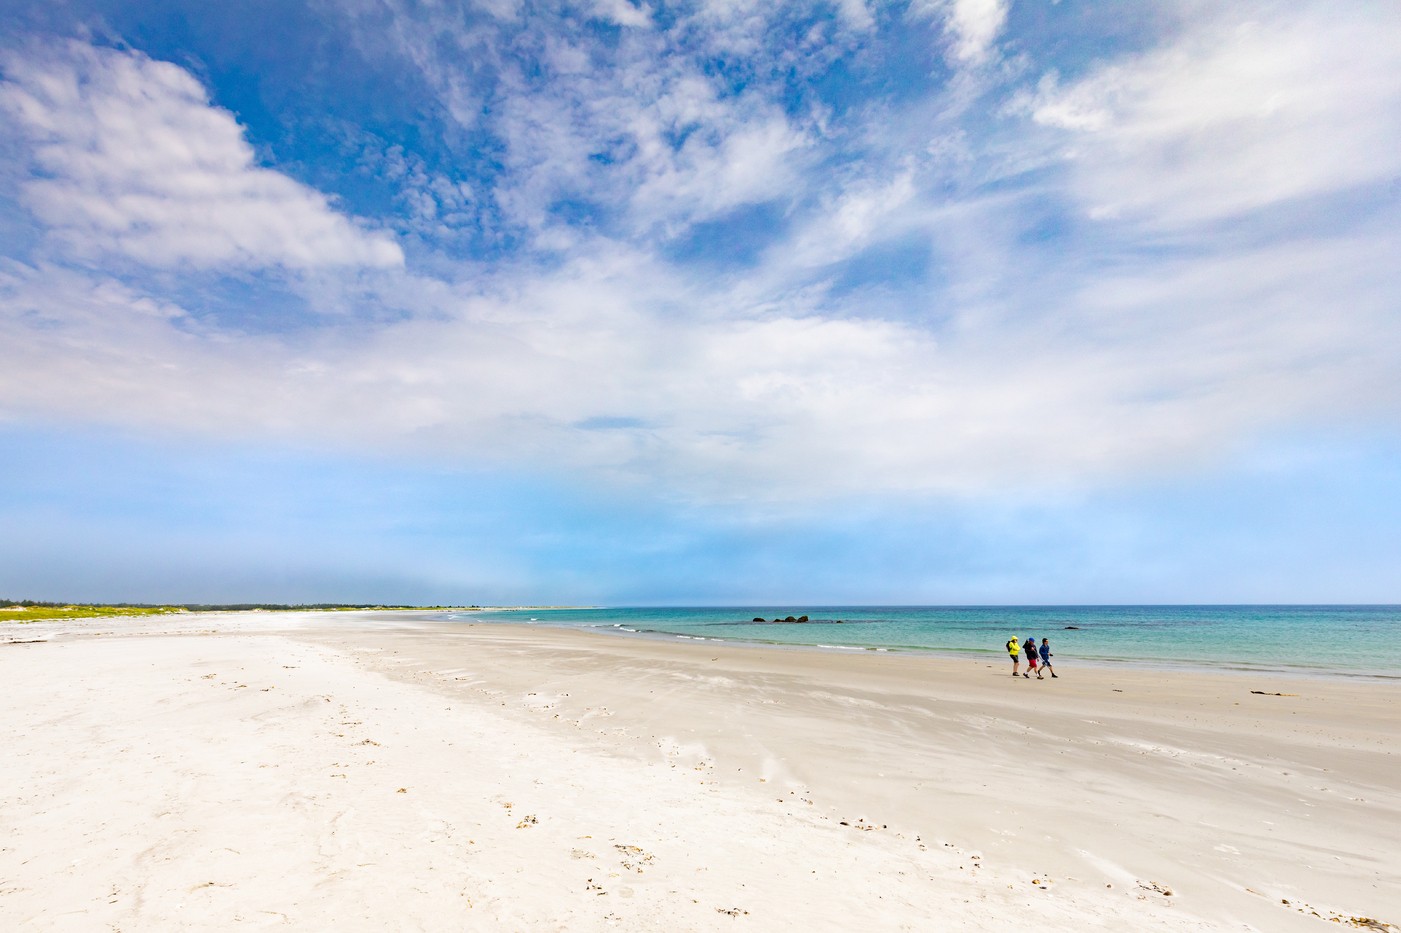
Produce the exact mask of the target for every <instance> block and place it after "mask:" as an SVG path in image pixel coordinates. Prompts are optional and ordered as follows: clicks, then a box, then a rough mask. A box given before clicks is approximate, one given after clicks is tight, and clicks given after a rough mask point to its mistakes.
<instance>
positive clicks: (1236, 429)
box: [0, 0, 1401, 604]
mask: <svg viewBox="0 0 1401 933" xmlns="http://www.w3.org/2000/svg"><path fill="white" fill-rule="evenodd" d="M0 37H3V38H0V361H3V366H0V451H3V456H0V523H3V526H4V528H5V529H6V533H5V534H4V535H3V536H0V595H7V596H10V597H13V598H22V597H28V598H40V599H44V598H64V599H67V598H73V599H114V600H115V599H129V600H148V601H159V600H179V601H215V600H220V601H245V600H273V601H321V600H333V601H408V602H439V601H441V602H473V603H513V602H551V603H601V604H662V603H689V604H702V603H748V602H757V603H764V604H782V603H785V602H791V603H795V604H797V603H807V604H816V603H823V602H866V603H929V602H935V603H1039V602H1233V601H1246V602H1261V601H1282V602H1283V601H1326V602H1395V601H1401V582H1398V581H1401V572H1399V571H1401V534H1398V533H1397V532H1396V531H1395V529H1396V528H1397V527H1401V522H1399V521H1398V519H1401V457H1399V456H1398V455H1401V263H1398V262H1397V261H1396V258H1395V257H1397V256H1398V255H1401V10H1399V9H1398V8H1397V7H1396V5H1395V4H1391V3H1383V2H1377V3H1357V4H1347V5H1345V6H1343V7H1339V6H1337V5H1335V4H1309V3H1297V2H1296V3H1251V2H1245V3H1235V4H1200V3H1196V2H1187V0H1183V2H1176V3H1173V2H1169V3H1163V4H1151V5H1150V4H1142V5H1126V4H1111V3H1101V4H1092V3H1077V2H1074V0H1060V2H1050V0H1040V2H1017V0H1010V2H1009V0H903V2H891V3H885V2H879V0H838V2H834V3H828V4H816V3H803V4H785V3H774V2H757V0H756V2H750V0H694V2H689V3H678V4H668V3H656V2H647V3H640V2H632V0H590V2H579V3H557V4H531V3H519V2H514V0H484V2H478V3H458V2H452V0H444V2H438V3H418V2H407V0H346V2H337V3H330V2H316V0H312V2H299V3H294V2H282V0H266V2H262V3H258V4H253V5H247V4H233V5H226V6H225V7H223V8H219V9H214V8H209V9H204V8H201V7H198V6H192V5H190V4H184V3H174V2H130V0H128V2H121V3H116V2H97V0H71V2H67V3H62V4H39V3H32V4H26V3H20V4H18V5H15V4H9V5H6V6H4V7H3V9H0Z"/></svg>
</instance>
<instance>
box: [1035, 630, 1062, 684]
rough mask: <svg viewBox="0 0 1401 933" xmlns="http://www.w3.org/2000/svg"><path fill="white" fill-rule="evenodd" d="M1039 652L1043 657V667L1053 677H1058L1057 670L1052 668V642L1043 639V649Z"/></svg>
mask: <svg viewBox="0 0 1401 933" xmlns="http://www.w3.org/2000/svg"><path fill="white" fill-rule="evenodd" d="M1038 652H1039V653H1040V655H1041V666H1042V667H1043V668H1045V669H1046V670H1048V671H1050V672H1051V676H1052V677H1055V676H1057V674H1056V672H1055V669H1054V668H1053V667H1051V640H1050V639H1049V638H1043V639H1041V647H1040V648H1039V649H1038ZM1037 676H1038V677H1039V676H1041V675H1039V674H1038V675H1037Z"/></svg>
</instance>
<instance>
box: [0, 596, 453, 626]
mask: <svg viewBox="0 0 1401 933" xmlns="http://www.w3.org/2000/svg"><path fill="white" fill-rule="evenodd" d="M477 608H479V607H477V606H367V605H353V604H349V603H308V604H300V605H289V604H285V603H233V604H213V603H184V604H181V605H173V606H152V605H148V604H145V603H134V604H130V603H126V604H117V603H48V602H37V601H35V600H32V599H21V600H9V599H0V623H4V622H39V621H51V620H54V619H86V618H92V617H98V616H155V615H167V614H169V613H172V612H251V611H255V610H256V611H272V612H289V611H298V610H300V611H307V610H322V611H325V610H333V611H350V610H355V609H360V610H365V609H374V610H379V611H390V610H394V611H410V610H448V609H452V610H459V611H460V610H464V609H477Z"/></svg>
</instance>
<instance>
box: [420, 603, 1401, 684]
mask: <svg viewBox="0 0 1401 933" xmlns="http://www.w3.org/2000/svg"><path fill="white" fill-rule="evenodd" d="M804 615H805V616H807V617H808V618H809V621H808V622H805V623H778V624H774V623H773V622H771V621H770V622H764V623H757V622H754V621H752V620H753V619H754V618H755V617H762V618H764V619H767V620H773V619H776V618H777V619H783V618H786V617H788V616H793V617H800V616H804ZM442 618H443V619H444V620H445V621H471V622H492V623H499V624H503V625H549V626H563V627H570V628H589V629H598V630H603V631H607V632H612V633H616V634H619V635H631V636H634V637H653V638H658V637H660V638H677V639H713V640H718V641H732V642H747V643H756V644H766V645H794V646H807V647H812V648H822V649H826V650H833V651H841V650H846V651H899V652H933V653H938V654H944V655H959V656H964V657H987V658H996V659H999V660H1004V659H1005V658H1006V651H1005V648H1004V645H1005V644H1006V641H1007V639H1008V638H1009V637H1011V636H1012V635H1015V636H1017V638H1018V640H1021V641H1024V640H1025V639H1027V638H1029V637H1034V638H1036V639H1037V640H1038V641H1039V640H1040V639H1042V638H1050V639H1051V651H1052V653H1053V656H1054V658H1053V662H1054V663H1055V664H1057V665H1060V666H1061V667H1062V668H1068V667H1072V666H1073V665H1074V664H1075V663H1077V662H1080V661H1083V662H1089V663H1094V664H1118V663H1137V664H1140V665H1141V664H1145V663H1148V664H1153V665H1163V666H1187V667H1196V668H1224V669H1232V670H1258V671H1289V672H1294V673H1301V674H1303V673H1316V674H1344V675H1353V676H1375V677H1384V678H1401V671H1398V669H1397V668H1396V667H1395V666H1392V665H1390V664H1389V663H1388V662H1387V661H1386V658H1387V657H1388V655H1387V652H1388V651H1389V650H1391V649H1392V646H1393V645H1397V644H1401V606H1351V605H1341V606H780V607H774V606H746V607H727V608H717V607H706V608H640V607H631V608H618V609H522V610H483V611H472V612H453V613H446V614H444V616H443V617H442Z"/></svg>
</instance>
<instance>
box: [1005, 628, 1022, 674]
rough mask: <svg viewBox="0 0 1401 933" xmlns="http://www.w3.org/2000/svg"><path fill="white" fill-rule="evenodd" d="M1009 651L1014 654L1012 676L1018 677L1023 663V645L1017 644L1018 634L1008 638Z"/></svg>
mask: <svg viewBox="0 0 1401 933" xmlns="http://www.w3.org/2000/svg"><path fill="white" fill-rule="evenodd" d="M1007 653H1008V654H1009V655H1011V656H1012V676H1013V677H1016V676H1017V671H1018V670H1019V669H1020V668H1021V663H1022V646H1021V645H1019V644H1017V636H1015V635H1013V636H1012V637H1011V638H1009V639H1007Z"/></svg>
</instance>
